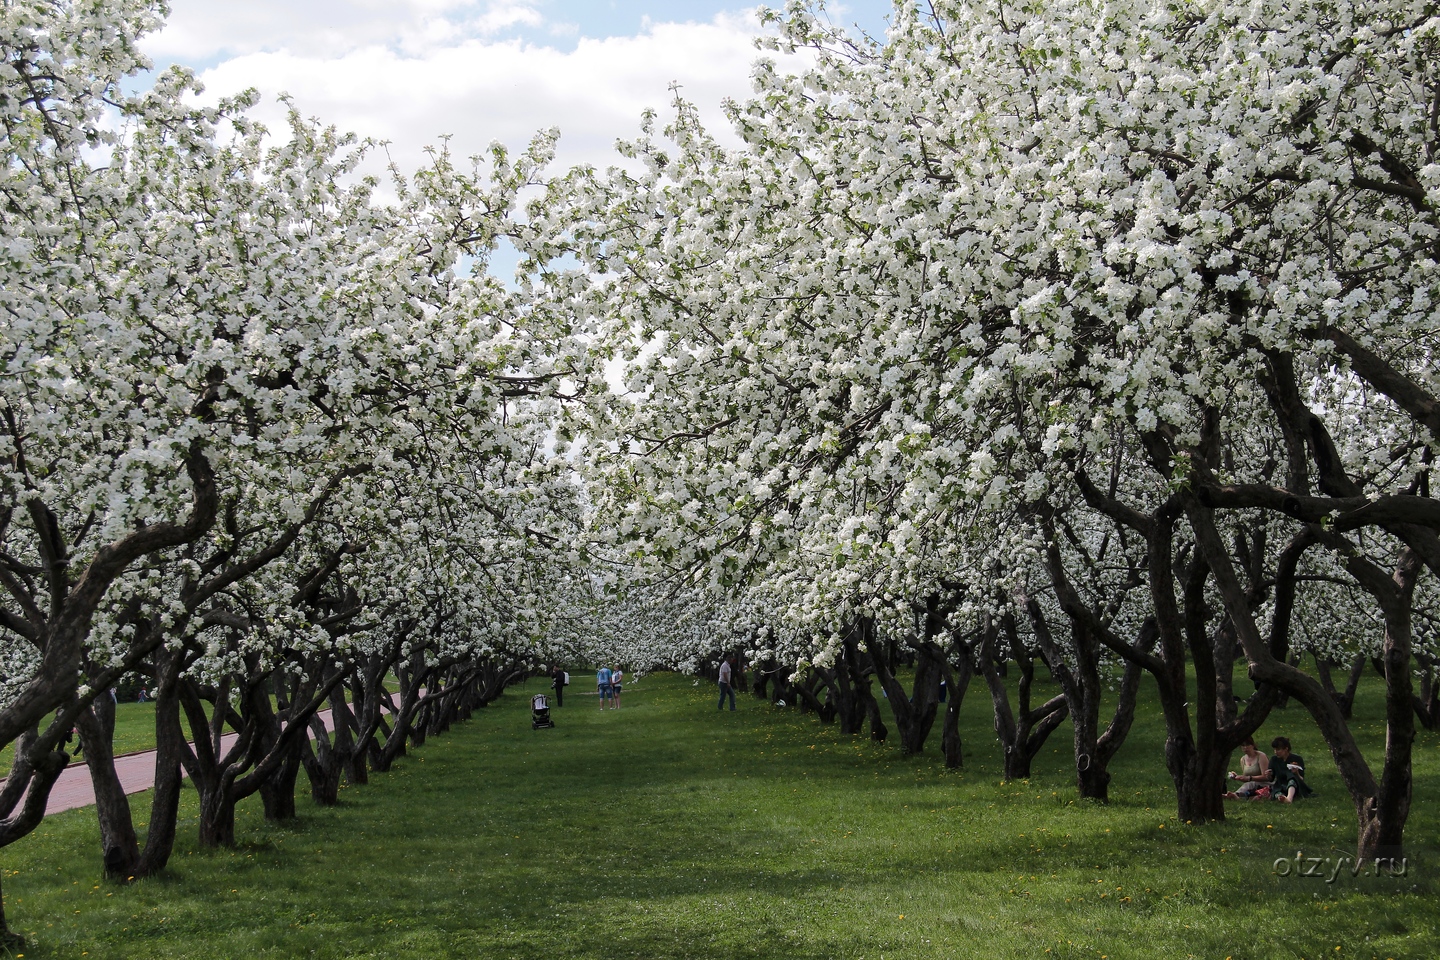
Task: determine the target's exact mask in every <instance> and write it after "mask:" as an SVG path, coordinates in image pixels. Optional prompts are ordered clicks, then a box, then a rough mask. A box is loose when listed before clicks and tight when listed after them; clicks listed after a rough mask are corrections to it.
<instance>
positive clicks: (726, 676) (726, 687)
mask: <svg viewBox="0 0 1440 960" xmlns="http://www.w3.org/2000/svg"><path fill="white" fill-rule="evenodd" d="M734 664H735V658H734V657H728V658H726V659H724V660H721V661H720V706H719V707H717V708H716V709H718V710H724V709H725V698H726V697H727V696H728V697H729V698H730V709H731V710H734V709H735V688H734V687H732V686H730V680H731V678H732V676H733V675H734V671H735V667H734Z"/></svg>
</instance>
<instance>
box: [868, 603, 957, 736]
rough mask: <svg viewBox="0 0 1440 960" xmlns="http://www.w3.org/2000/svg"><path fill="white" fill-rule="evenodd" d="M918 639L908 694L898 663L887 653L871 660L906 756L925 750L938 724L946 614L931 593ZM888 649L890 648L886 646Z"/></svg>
mask: <svg viewBox="0 0 1440 960" xmlns="http://www.w3.org/2000/svg"><path fill="white" fill-rule="evenodd" d="M919 619H920V623H919V631H918V633H919V636H918V637H916V638H914V639H913V640H912V650H913V651H914V655H915V656H914V660H915V682H914V687H913V689H912V691H911V692H910V693H909V694H908V695H907V694H906V692H905V688H904V687H903V686H902V685H901V684H900V681H899V680H897V679H896V678H895V673H894V670H893V668H892V664H893V663H894V662H895V658H894V657H893V656H890V655H888V651H882V652H881V653H880V655H879V656H873V655H872V657H871V661H872V663H873V664H874V669H875V676H876V677H877V678H878V679H879V681H880V687H881V689H882V690H884V691H885V696H886V699H887V700H889V702H890V712H891V713H892V714H893V715H894V717H895V727H896V730H897V731H898V732H899V734H900V749H901V750H902V751H903V752H904V754H905V755H906V756H914V755H916V754H919V753H922V752H924V750H925V740H926V739H927V738H928V737H929V736H930V730H931V728H932V727H934V725H935V718H936V716H937V715H938V713H939V710H940V681H941V678H942V676H943V673H944V670H943V666H942V665H943V662H944V658H945V657H944V652H943V651H942V650H941V649H940V647H939V646H938V644H937V642H936V638H937V637H939V636H940V635H941V634H942V633H943V632H944V629H945V617H944V612H943V611H942V610H941V607H940V598H939V596H937V595H934V594H932V595H931V596H930V597H928V598H927V599H926V601H925V604H924V606H923V607H922V608H921V610H920V611H919ZM887 646H888V645H887Z"/></svg>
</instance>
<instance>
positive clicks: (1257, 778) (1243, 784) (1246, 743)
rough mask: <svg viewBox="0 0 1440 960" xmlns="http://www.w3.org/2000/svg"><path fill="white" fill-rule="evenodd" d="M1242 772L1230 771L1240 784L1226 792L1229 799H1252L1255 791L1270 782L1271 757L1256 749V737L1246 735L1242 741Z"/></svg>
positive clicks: (1231, 775) (1233, 778)
mask: <svg viewBox="0 0 1440 960" xmlns="http://www.w3.org/2000/svg"><path fill="white" fill-rule="evenodd" d="M1240 749H1241V751H1242V753H1241V755H1240V772H1239V773H1235V772H1234V771H1233V770H1232V771H1231V772H1230V774H1229V777H1230V779H1231V780H1234V781H1236V782H1238V783H1239V784H1240V786H1238V787H1236V788H1235V789H1234V790H1232V791H1231V792H1229V793H1227V794H1225V798H1226V799H1227V800H1250V799H1252V798H1253V797H1254V796H1255V793H1256V792H1257V791H1258V790H1259V789H1260V788H1261V787H1263V786H1265V785H1266V784H1267V783H1269V782H1270V777H1269V776H1268V773H1269V770H1270V758H1269V757H1267V756H1265V754H1263V753H1261V752H1260V751H1259V750H1256V749H1255V738H1254V737H1246V738H1245V739H1244V740H1243V741H1241V743H1240Z"/></svg>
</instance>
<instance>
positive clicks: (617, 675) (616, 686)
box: [610, 667, 625, 710]
mask: <svg viewBox="0 0 1440 960" xmlns="http://www.w3.org/2000/svg"><path fill="white" fill-rule="evenodd" d="M624 679H625V672H624V671H623V670H621V669H620V668H619V667H616V668H615V669H614V670H611V671H610V697H611V699H612V700H613V701H614V704H613V706H614V708H615V709H616V710H619V709H620V684H621V682H623V681H624Z"/></svg>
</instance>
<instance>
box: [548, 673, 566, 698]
mask: <svg viewBox="0 0 1440 960" xmlns="http://www.w3.org/2000/svg"><path fill="white" fill-rule="evenodd" d="M550 686H552V687H554V688H555V706H557V707H563V706H565V671H564V670H561V669H560V668H559V667H555V668H554V669H553V670H551V671H550Z"/></svg>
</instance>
